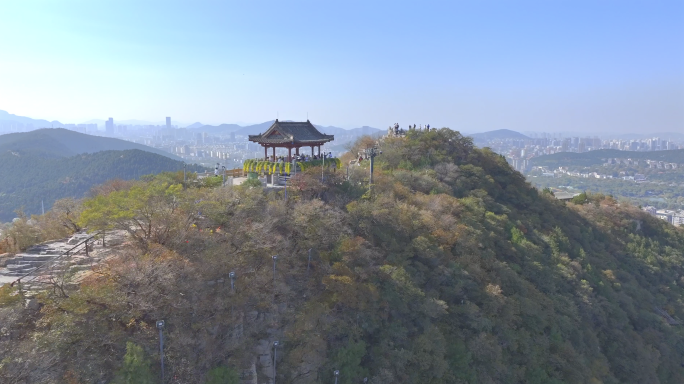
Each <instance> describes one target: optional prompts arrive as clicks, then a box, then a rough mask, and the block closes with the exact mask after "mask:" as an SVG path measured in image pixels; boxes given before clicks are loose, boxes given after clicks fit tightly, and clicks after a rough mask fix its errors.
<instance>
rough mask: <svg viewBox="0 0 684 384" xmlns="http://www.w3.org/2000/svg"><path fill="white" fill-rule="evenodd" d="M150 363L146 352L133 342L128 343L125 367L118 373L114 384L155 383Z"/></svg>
mask: <svg viewBox="0 0 684 384" xmlns="http://www.w3.org/2000/svg"><path fill="white" fill-rule="evenodd" d="M154 382H155V380H154V379H153V375H152V370H151V369H150V361H149V359H147V357H146V356H145V351H143V349H142V348H141V347H140V346H138V345H136V344H135V343H132V342H130V341H129V342H127V343H126V355H124V362H123V367H121V369H120V370H119V371H118V372H117V373H116V376H115V377H114V380H113V381H112V383H113V384H151V383H154Z"/></svg>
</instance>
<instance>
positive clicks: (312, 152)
mask: <svg viewBox="0 0 684 384" xmlns="http://www.w3.org/2000/svg"><path fill="white" fill-rule="evenodd" d="M313 155H314V146H313V145H312V146H311V157H313Z"/></svg>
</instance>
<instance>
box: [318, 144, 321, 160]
mask: <svg viewBox="0 0 684 384" xmlns="http://www.w3.org/2000/svg"><path fill="white" fill-rule="evenodd" d="M318 157H319V158H320V157H321V146H320V145H319V146H318Z"/></svg>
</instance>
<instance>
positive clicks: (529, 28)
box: [0, 1, 684, 134]
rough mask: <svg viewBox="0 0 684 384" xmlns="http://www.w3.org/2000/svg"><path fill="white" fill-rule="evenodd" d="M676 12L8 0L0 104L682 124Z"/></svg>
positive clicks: (352, 118)
mask: <svg viewBox="0 0 684 384" xmlns="http://www.w3.org/2000/svg"><path fill="white" fill-rule="evenodd" d="M494 5H496V6H494ZM683 21H684V3H682V2H679V1H659V2H647V1H630V2H616V1H601V2H597V1H572V2H570V1H561V2H543V1H518V2H509V3H506V2H498V3H496V4H494V3H493V2H428V3H425V2H420V3H418V2H416V3H409V2H373V3H368V2H343V3H342V2H339V3H331V2H301V1H298V2H276V1H263V2H226V3H218V2H193V3H184V2H168V1H164V2H160V1H157V2H152V1H146V2H132V1H131V2H128V1H123V2H121V1H119V2H89V1H62V2H50V1H42V2H41V1H21V2H5V3H4V4H3V5H2V12H0V35H2V36H5V37H6V38H3V39H0V52H2V54H1V55H0V109H2V110H6V111H8V112H9V113H12V114H16V115H22V116H29V117H32V118H36V119H46V120H59V121H61V122H63V123H83V122H86V121H89V120H91V119H99V120H106V119H107V118H109V117H114V118H115V119H118V120H129V119H138V120H144V121H150V122H160V121H162V120H163V119H164V117H165V116H173V118H174V121H176V120H177V121H179V122H183V123H187V124H191V123H194V122H197V121H200V122H202V123H203V124H220V123H242V124H251V123H261V122H264V121H268V120H272V119H274V118H276V117H280V118H281V119H291V120H304V119H306V118H307V116H308V117H309V118H310V119H311V120H312V121H314V122H315V123H317V124H321V125H335V126H339V127H344V128H355V127H359V126H364V125H368V126H374V127H378V128H383V129H384V128H386V127H387V126H388V125H389V124H392V123H395V122H399V123H400V124H401V125H402V126H406V125H408V124H414V123H415V124H428V123H429V124H431V125H432V126H433V127H442V126H447V127H450V128H452V129H457V130H461V131H464V132H470V133H473V132H481V131H488V130H495V129H504V128H505V129H513V130H517V131H521V132H526V131H527V132H529V131H538V132H561V131H563V132H569V131H571V132H581V133H585V132H586V133H592V134H594V133H599V134H600V133H637V132H641V133H647V132H668V131H670V132H681V131H682V128H683V127H682V125H683V124H682V123H683V122H684V51H682V49H681V42H682V38H683V37H684V22H683Z"/></svg>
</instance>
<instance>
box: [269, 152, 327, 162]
mask: <svg viewBox="0 0 684 384" xmlns="http://www.w3.org/2000/svg"><path fill="white" fill-rule="evenodd" d="M332 157H333V156H332V152H328V153H325V152H323V153H321V154H318V155H313V156H309V155H294V156H292V159H293V160H295V161H312V160H321V159H332ZM266 160H267V161H270V158H267V159H266ZM286 162H287V157H285V156H278V157H276V163H286Z"/></svg>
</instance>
